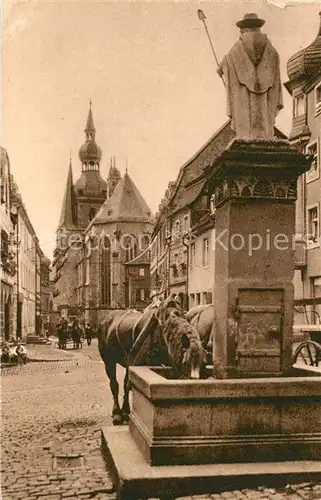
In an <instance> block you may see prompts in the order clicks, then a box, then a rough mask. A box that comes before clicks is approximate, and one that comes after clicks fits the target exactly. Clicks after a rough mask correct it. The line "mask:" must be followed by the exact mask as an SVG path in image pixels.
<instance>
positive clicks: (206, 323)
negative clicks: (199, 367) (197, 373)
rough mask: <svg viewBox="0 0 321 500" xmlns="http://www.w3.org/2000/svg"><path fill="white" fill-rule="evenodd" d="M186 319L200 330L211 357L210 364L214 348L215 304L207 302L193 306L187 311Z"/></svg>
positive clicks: (201, 337)
mask: <svg viewBox="0 0 321 500" xmlns="http://www.w3.org/2000/svg"><path fill="white" fill-rule="evenodd" d="M186 319H187V320H188V321H189V322H190V323H191V325H193V326H194V328H196V330H197V331H198V333H199V336H200V339H201V342H202V344H203V347H204V349H205V350H206V352H207V356H208V358H209V364H211V363H212V349H213V323H214V306H213V304H205V305H199V306H195V307H192V308H191V309H190V310H189V311H188V312H187V313H186Z"/></svg>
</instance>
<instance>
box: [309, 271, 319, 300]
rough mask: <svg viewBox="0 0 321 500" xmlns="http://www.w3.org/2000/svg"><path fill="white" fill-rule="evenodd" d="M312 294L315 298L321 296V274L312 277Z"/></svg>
mask: <svg viewBox="0 0 321 500" xmlns="http://www.w3.org/2000/svg"><path fill="white" fill-rule="evenodd" d="M311 288H312V290H311V292H312V293H311V296H312V297H313V298H314V299H315V298H319V297H321V276H318V277H316V278H312V287H311Z"/></svg>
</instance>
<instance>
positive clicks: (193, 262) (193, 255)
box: [190, 243, 196, 268]
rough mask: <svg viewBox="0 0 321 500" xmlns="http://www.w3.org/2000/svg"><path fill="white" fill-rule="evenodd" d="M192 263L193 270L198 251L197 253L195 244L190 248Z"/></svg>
mask: <svg viewBox="0 0 321 500" xmlns="http://www.w3.org/2000/svg"><path fill="white" fill-rule="evenodd" d="M190 252H191V253H190V263H191V268H192V267H195V256H196V251H195V243H192V245H191V246H190Z"/></svg>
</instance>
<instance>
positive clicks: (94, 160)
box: [79, 101, 102, 166]
mask: <svg viewBox="0 0 321 500" xmlns="http://www.w3.org/2000/svg"><path fill="white" fill-rule="evenodd" d="M85 134H86V141H85V142H84V144H83V145H82V146H81V148H80V150H79V158H80V161H81V163H82V164H83V165H92V166H93V165H99V163H100V160H101V157H102V151H101V148H100V147H99V146H98V144H97V143H96V141H95V135H96V129H95V126H94V119H93V114H92V110H91V101H90V107H89V113H88V118H87V124H86V128H85Z"/></svg>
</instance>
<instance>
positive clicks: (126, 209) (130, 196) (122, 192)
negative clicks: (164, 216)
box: [90, 172, 154, 225]
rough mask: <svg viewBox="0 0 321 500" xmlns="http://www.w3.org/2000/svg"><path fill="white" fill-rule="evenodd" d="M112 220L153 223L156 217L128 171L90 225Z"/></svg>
mask: <svg viewBox="0 0 321 500" xmlns="http://www.w3.org/2000/svg"><path fill="white" fill-rule="evenodd" d="M110 222H145V223H151V224H152V223H153V222H154V218H153V215H152V213H151V210H150V208H149V207H148V205H147V203H146V201H145V200H144V198H143V197H142V195H141V194H140V192H139V191H138V189H137V187H136V186H135V184H134V182H133V181H132V179H131V178H130V176H129V175H128V173H127V172H126V173H125V175H124V177H123V178H122V179H121V180H120V181H119V183H118V184H117V186H116V188H115V191H114V192H113V194H112V196H111V197H110V198H108V199H107V200H106V201H105V203H104V204H103V205H102V207H101V208H100V210H99V211H98V212H97V214H96V217H95V218H94V219H93V220H92V221H91V224H90V225H95V224H103V223H110Z"/></svg>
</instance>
